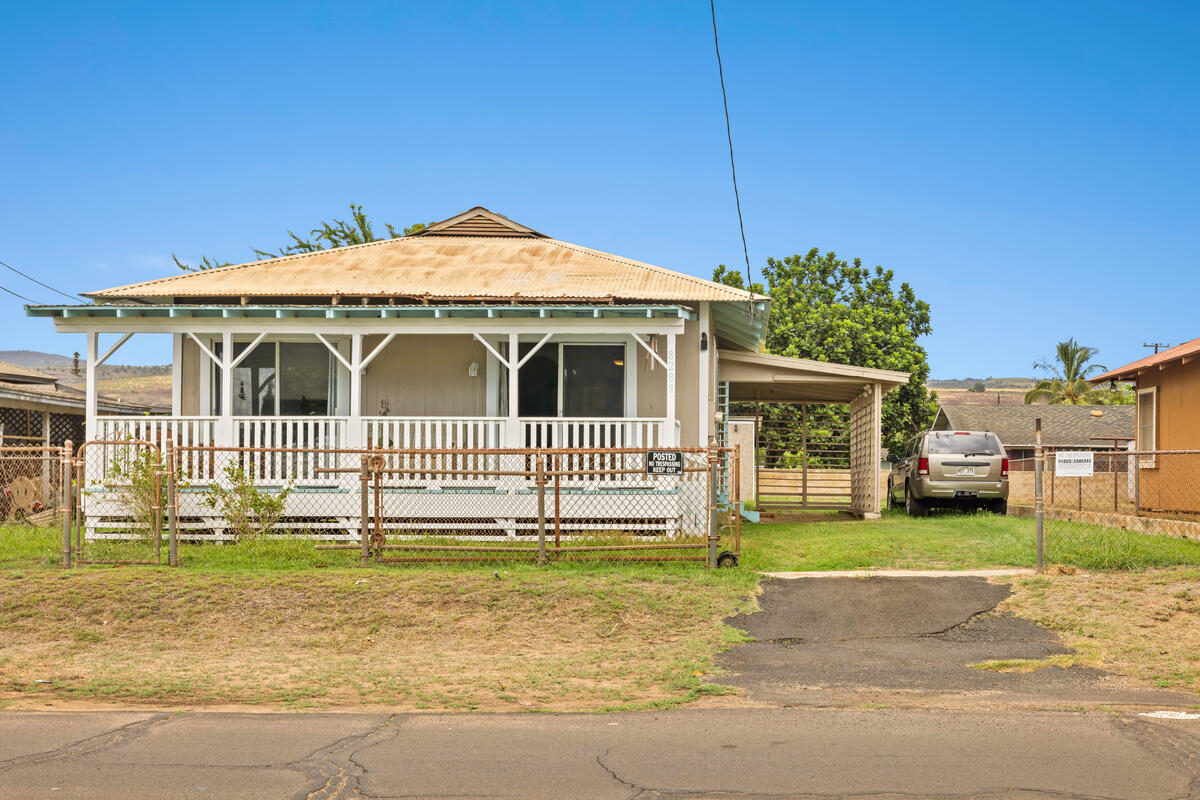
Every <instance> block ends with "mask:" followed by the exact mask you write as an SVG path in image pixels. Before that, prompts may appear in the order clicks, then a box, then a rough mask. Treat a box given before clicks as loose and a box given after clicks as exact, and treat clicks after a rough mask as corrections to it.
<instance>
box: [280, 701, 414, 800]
mask: <svg viewBox="0 0 1200 800" xmlns="http://www.w3.org/2000/svg"><path fill="white" fill-rule="evenodd" d="M398 717H399V715H398V714H389V715H388V718H387V719H385V720H384V721H383V722H381V723H379V724H378V725H376V726H374V727H373V728H371V729H370V730H368V731H364V732H363V733H356V734H352V735H350V736H346V737H344V738H342V739H339V740H338V741H336V742H334V743H333V744H331V745H327V746H326V747H323V748H321V749H320V750H317V751H316V752H314V753H311V754H309V755H308V756H307V757H306V758H304V759H301V760H300V761H298V762H296V764H297V765H298V766H302V767H304V768H305V769H307V770H309V771H310V772H312V773H315V777H316V781H317V784H318V785H317V786H316V787H315V788H313V789H310V790H309V791H308V792H307V793H305V794H304V795H303V796H304V798H305V800H346V799H347V798H365V797H368V796H369V795H367V794H365V793H364V792H363V791H362V789H361V787H360V786H359V779H360V778H361V777H362V776H363V775H366V774H367V768H366V767H365V766H363V765H362V764H361V763H360V762H358V761H356V760H355V758H354V755H355V753H357V752H358V751H359V750H361V749H363V748H364V747H369V746H370V745H373V744H375V743H376V742H379V741H382V740H384V739H387V738H389V737H391V736H394V735H395V730H396V729H395V728H394V727H393V723H394V722H395V721H396V719H397V718H398Z"/></svg>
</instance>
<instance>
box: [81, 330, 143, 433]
mask: <svg viewBox="0 0 1200 800" xmlns="http://www.w3.org/2000/svg"><path fill="white" fill-rule="evenodd" d="M132 336H133V332H132V331H129V332H127V333H125V334H123V335H122V336H121V338H120V339H118V340H117V342H116V344H114V345H113V346H112V347H110V348H108V350H106V351H105V352H104V355H100V354H99V351H100V334H99V332H97V331H88V332H87V348H86V349H87V364H86V365H85V367H84V375H85V376H86V378H85V380H86V385H85V386H84V400H83V413H84V431H85V437H91V436H92V434H93V433H94V432H95V431H96V417H98V416H99V409H100V387H99V386H97V385H96V370H97V368H98V367H99V366H100V365H101V364H103V363H104V362H105V361H108V359H109V357H110V356H112V354H113V353H115V352H117V351H118V350H120V349H121V345H123V344H125V343H126V342H128V341H129V339H130V337H132Z"/></svg>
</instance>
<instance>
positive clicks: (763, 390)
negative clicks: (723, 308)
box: [717, 349, 909, 403]
mask: <svg viewBox="0 0 1200 800" xmlns="http://www.w3.org/2000/svg"><path fill="white" fill-rule="evenodd" d="M717 359H718V360H717V375H718V380H720V381H728V383H729V399H730V400H749V401H756V400H757V401H761V402H764V403H849V402H850V401H851V400H853V399H854V398H855V397H857V396H858V395H859V394H861V393H862V390H863V387H865V386H867V385H870V384H875V383H877V384H879V387H880V389H881V390H882V391H883V392H884V393H887V392H888V391H891V390H892V389H894V388H896V387H897V386H900V385H902V384H905V383H908V376H909V373H907V372H897V371H895V370H890V369H871V368H869V367H852V366H850V365H848V364H831V363H827V362H825V361H810V360H808V359H805V358H788V357H787V356H771V355H766V354H765V353H750V352H743V351H740V350H724V349H722V350H718V351H717Z"/></svg>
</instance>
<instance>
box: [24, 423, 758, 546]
mask: <svg viewBox="0 0 1200 800" xmlns="http://www.w3.org/2000/svg"><path fill="white" fill-rule="evenodd" d="M160 445H161V446H160ZM60 452H62V453H66V452H69V451H65V450H64V451H58V450H57V449H53V448H52V449H51V453H50V455H49V456H48V459H49V462H48V463H51V467H50V472H51V473H54V474H57V475H59V476H60V479H61V477H62V476H63V475H66V476H68V480H67V486H68V491H67V492H66V493H65V495H63V493H61V492H60V495H62V496H60V497H58V500H57V502H58V505H60V506H61V505H65V510H66V514H65V517H64V519H63V522H62V529H63V563H64V564H65V565H68V564H71V563H78V564H84V563H122V564H137V563H149V564H158V563H163V561H164V559H165V560H166V561H167V563H170V564H177V563H178V558H179V556H178V553H179V543H180V542H185V543H189V544H201V543H205V544H210V545H221V544H233V543H239V542H246V541H250V540H255V539H266V538H276V539H279V538H284V537H289V538H292V539H304V540H309V541H311V542H312V546H313V547H315V548H318V549H325V550H348V551H355V555H357V557H358V559H359V561H360V563H362V564H363V565H367V564H369V563H428V562H463V563H473V562H497V563H500V562H511V561H529V562H534V563H539V564H546V563H553V562H563V561H580V560H589V561H600V560H602V561H610V562H628V561H646V562H672V561H694V562H697V563H705V564H709V565H711V566H717V565H722V566H724V565H732V564H736V561H737V558H738V556H739V555H740V538H741V537H740V534H741V528H740V519H739V517H738V515H737V514H736V509H737V507H738V502H739V501H740V497H739V496H737V492H736V489H735V490H734V494H735V496H734V497H732V498H724V497H721V498H718V491H717V487H718V484H719V481H720V470H721V469H722V466H721V465H722V464H723V463H724V464H728V463H737V462H736V459H731V458H729V455H731V454H733V453H734V452H735V448H716V447H714V448H706V449H700V448H675V449H666V450H637V449H618V448H571V449H561V448H559V449H556V448H540V449H521V450H499V449H453V450H451V449H420V450H419V449H404V450H400V449H368V450H340V449H324V448H269V447H257V448H255V447H236V448H234V447H228V448H222V447H211V446H176V445H174V443H173V442H171V441H170V440H169V438H168V439H166V440H164V441H163V442H157V441H155V442H151V441H141V440H135V439H113V440H106V441H89V442H86V443H85V444H83V445H82V446H80V447H79V448H78V450H77V451H75V452H74V453H73V454H71V455H70V456H69V457H67V462H68V463H67V464H66V465H65V466H64V467H63V468H62V469H57V470H56V466H57V462H58V461H60V460H61V458H63V457H64V456H60V455H59V453H60ZM733 485H734V486H735V487H736V485H737V482H736V481H734V482H733Z"/></svg>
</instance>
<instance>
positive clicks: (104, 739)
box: [0, 713, 175, 772]
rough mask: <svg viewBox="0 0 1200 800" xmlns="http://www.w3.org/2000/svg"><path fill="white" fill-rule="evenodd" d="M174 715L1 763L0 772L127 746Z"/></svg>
mask: <svg viewBox="0 0 1200 800" xmlns="http://www.w3.org/2000/svg"><path fill="white" fill-rule="evenodd" d="M174 716H175V714H173V713H161V714H155V715H154V716H152V717H150V718H149V719H141V720H137V721H136V722H130V723H128V724H126V725H121V726H120V727H117V728H112V729H111V730H107V731H104V732H103V733H98V734H96V735H95V736H89V737H87V738H85V739H80V740H79V741H77V742H72V743H71V744H66V745H63V746H62V747H57V748H55V749H53V750H44V751H42V752H40V753H29V754H27V755H23V756H16V757H14V758H9V759H6V760H4V761H0V772H3V771H5V770H10V769H13V768H14V767H22V766H27V765H29V764H41V763H43V762H46V761H55V760H57V759H64V758H81V757H82V756H87V755H91V754H92V753H99V752H102V751H104V750H111V749H112V748H114V747H117V746H119V745H122V744H126V743H128V742H131V741H133V740H135V739H139V738H141V737H142V736H144V735H146V733H147V732H148V731H150V730H151V729H152V728H155V727H157V726H158V725H160V724H161V723H163V722H165V721H166V720H168V719H171V718H172V717H174Z"/></svg>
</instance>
